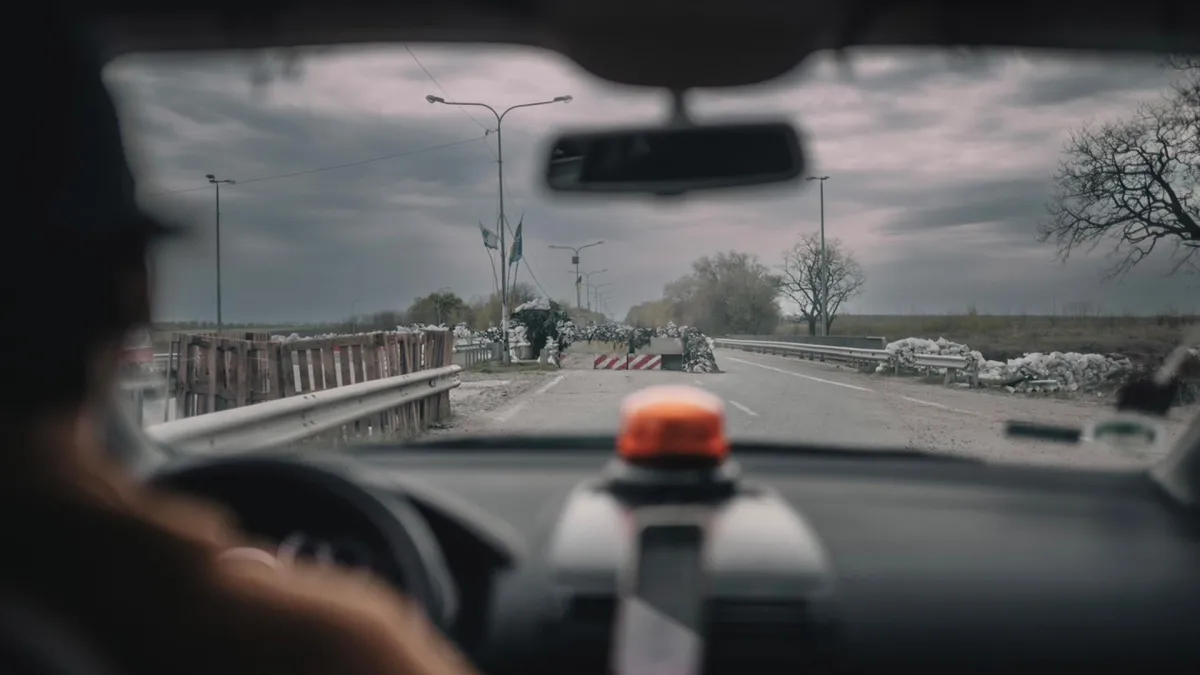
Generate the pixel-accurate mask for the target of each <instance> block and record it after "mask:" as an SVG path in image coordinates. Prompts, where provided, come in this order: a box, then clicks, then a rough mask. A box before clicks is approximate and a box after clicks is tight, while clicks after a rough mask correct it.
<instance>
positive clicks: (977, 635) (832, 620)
mask: <svg viewBox="0 0 1200 675" xmlns="http://www.w3.org/2000/svg"><path fill="white" fill-rule="evenodd" d="M589 445H590V446H591V447H581V446H589ZM602 446H603V443H597V442H595V441H593V442H591V443H590V444H575V445H574V446H573V447H572V446H566V445H564V446H563V447H560V448H549V447H545V448H539V449H533V450H530V449H524V450H503V449H492V448H489V449H476V450H471V449H462V448H454V447H452V446H442V447H439V446H436V445H430V446H428V447H420V446H417V447H411V446H410V447H406V448H404V449H391V450H389V449H387V448H379V449H371V450H366V451H358V452H355V453H352V454H349V455H341V456H338V457H337V458H336V460H329V459H326V460H324V461H326V462H328V464H327V466H329V467H333V466H337V467H340V468H339V469H338V471H348V472H350V474H352V475H353V480H354V481H356V482H358V483H359V484H361V485H362V486H363V487H365V488H366V489H367V490H369V491H370V492H371V493H372V494H376V495H380V499H381V500H382V501H385V502H402V503H404V504H406V505H408V506H410V507H411V509H412V511H411V512H406V515H405V516H404V519H405V523H406V526H408V525H411V519H412V516H413V514H414V513H415V514H419V519H420V520H421V521H422V524H421V525H419V526H418V529H427V533H428V535H429V537H430V542H426V543H432V544H433V545H435V546H436V548H437V553H436V554H434V555H432V556H430V555H426V556H425V557H424V558H423V563H422V564H423V565H428V566H431V567H435V568H440V569H439V570H438V571H436V572H435V573H432V574H430V575H429V577H430V580H428V581H427V583H429V584H431V585H432V586H438V587H440V586H445V587H446V588H438V589H437V590H435V591H434V592H433V596H432V597H435V598H437V600H436V601H437V602H442V601H443V600H445V601H447V602H448V603H449V604H448V605H447V607H449V609H448V610H447V611H446V613H445V614H444V616H445V617H446V623H445V624H444V627H445V628H446V630H447V632H448V633H449V634H450V635H451V636H452V638H453V639H454V640H455V641H456V642H457V643H458V644H459V645H460V646H461V647H462V649H463V650H464V651H465V652H466V653H467V654H468V655H469V656H470V657H471V658H472V660H473V661H474V662H475V663H476V664H477V665H478V666H479V668H480V669H481V670H482V671H483V672H486V673H490V674H491V675H500V674H503V673H522V674H523V675H528V674H530V673H561V672H573V673H597V674H599V673H608V672H611V667H610V661H611V659H612V655H613V646H614V626H619V624H620V622H619V621H616V619H617V617H618V615H619V614H620V613H621V612H622V611H624V610H622V601H621V600H620V598H622V597H625V596H624V595H622V584H623V581H622V578H623V576H622V575H623V572H622V569H624V567H623V563H622V560H624V559H626V558H627V557H628V555H629V552H630V550H631V549H635V550H636V551H640V552H641V555H642V564H643V565H646V566H647V567H649V566H651V563H652V562H653V561H652V559H651V558H652V556H650V555H649V553H648V550H649V549H648V548H647V546H648V545H647V544H646V543H645V542H640V541H639V542H638V543H636V544H635V541H637V540H636V539H635V537H634V536H633V532H634V530H633V529H630V528H629V527H627V526H626V524H627V523H628V522H629V518H628V515H629V514H628V512H626V511H623V510H622V508H621V506H620V505H621V504H630V503H632V502H631V501H630V499H629V498H628V495H625V496H619V495H618V496H617V497H619V498H615V497H614V494H613V491H612V490H610V489H609V484H607V483H605V482H604V481H603V480H601V476H603V475H604V472H605V470H606V465H609V463H610V461H611V458H612V453H611V451H605V450H604V449H603V448H602ZM608 447H610V448H611V447H612V446H611V445H608ZM306 456H309V455H306ZM734 457H735V459H736V461H737V463H738V465H739V468H740V474H739V475H737V476H736V477H735V478H734V479H731V480H732V482H733V483H735V488H734V489H733V491H732V492H731V493H729V494H726V495H725V496H724V497H721V498H719V499H715V500H708V502H707V503H708V506H709V507H711V508H709V509H708V510H707V511H706V513H708V514H709V515H710V516H711V518H712V519H711V520H709V521H706V522H707V523H708V525H707V527H708V530H707V531H708V532H709V535H707V537H708V541H707V543H706V544H705V545H704V559H705V560H706V561H707V562H705V563H703V564H702V566H707V572H706V573H705V574H704V575H702V578H701V577H697V575H694V574H687V573H686V571H687V570H686V568H687V564H685V562H684V561H685V559H684V558H679V557H676V558H669V559H668V558H663V559H662V561H660V563H658V564H659V567H660V569H659V571H658V572H657V576H653V577H652V576H650V575H649V573H647V574H646V575H645V578H639V581H638V583H634V584H633V586H631V587H630V588H633V590H634V594H635V595H641V596H646V597H652V598H654V602H655V603H657V606H659V607H667V609H666V610H664V611H665V612H666V613H667V614H669V615H672V616H676V617H679V616H684V615H686V614H687V612H688V610H687V609H686V608H683V609H678V608H676V609H672V608H671V607H673V606H674V605H678V604H679V601H681V600H686V598H685V597H683V596H687V597H690V598H693V599H703V602H701V603H700V604H699V608H700V612H699V613H698V614H697V613H695V612H693V613H692V615H694V616H699V617H702V621H700V623H699V624H698V625H696V626H694V627H693V628H694V631H693V632H694V633H695V634H696V635H698V636H700V637H701V638H702V643H701V644H702V653H703V671H704V672H705V673H726V672H730V673H738V672H749V670H752V669H759V670H764V669H765V670H767V671H769V672H781V673H782V672H789V673H790V672H799V671H801V670H805V671H809V672H863V673H866V672H881V671H882V670H883V669H885V668H886V669H894V668H896V667H897V666H917V667H929V666H946V667H953V668H957V669H964V670H966V671H969V672H977V671H980V670H986V671H990V672H1006V671H1010V672H1011V671H1016V670H1023V669H1028V668H1029V667H1032V666H1049V667H1053V668H1057V669H1058V670H1060V671H1062V670H1070V671H1074V670H1076V669H1079V670H1084V669H1087V670H1089V671H1094V670H1095V669H1097V668H1098V669H1100V670H1103V671H1105V672H1114V671H1116V672H1135V671H1136V672H1139V673H1140V672H1149V671H1151V670H1164V669H1165V670H1166V671H1168V672H1185V671H1186V672H1200V514H1198V513H1196V512H1195V511H1189V510H1186V509H1183V508H1181V507H1179V506H1177V505H1176V503H1174V502H1172V501H1171V500H1170V499H1168V498H1167V497H1166V495H1165V494H1164V493H1163V492H1162V491H1161V490H1160V489H1159V488H1158V486H1157V484H1156V483H1154V482H1153V481H1152V480H1151V479H1150V478H1149V477H1148V476H1146V475H1145V474H1143V473H1138V472H1099V471H1076V470H1068V469H1052V468H1041V467H1025V466H997V465H989V464H984V463H979V462H974V461H968V460H957V459H945V458H933V457H931V456H923V455H919V454H916V453H911V454H905V453H858V452H832V451H816V450H810V451H806V450H805V449H804V448H799V447H798V448H791V449H790V452H786V453H783V452H778V451H770V452H766V451H756V450H755V449H752V448H740V449H739V448H737V447H735V448H734ZM277 461H282V460H277ZM296 461H297V462H304V461H306V460H303V459H297V460H296ZM350 474H347V475H350ZM180 475H184V474H180ZM187 475H189V476H191V475H192V474H190V473H188V474H187ZM229 475H233V474H229ZM210 478H211V476H210ZM188 480H189V481H190V482H189V483H188V484H187V485H183V484H180V487H183V488H184V489H189V490H191V491H195V492H199V493H203V494H207V495H209V496H211V497H213V498H214V499H217V500H219V501H224V502H226V503H228V504H229V505H230V506H231V507H232V508H233V509H234V510H235V511H237V512H238V513H239V514H240V515H241V516H242V518H243V519H244V524H245V525H246V527H247V528H248V529H250V530H251V531H253V532H255V533H258V534H261V535H263V536H269V537H272V538H273V539H274V540H275V541H280V540H282V539H283V538H286V537H287V536H288V535H289V534H292V533H295V532H303V533H305V536H306V537H308V538H310V540H311V541H310V543H309V545H310V546H314V547H315V548H316V549H320V548H321V547H322V546H333V547H334V555H338V551H340V552H341V555H343V556H344V557H345V558H346V559H347V560H352V561H357V562H358V563H360V564H365V565H367V566H370V567H371V568H372V569H375V570H377V571H379V572H380V573H381V574H384V575H385V576H387V577H388V578H391V579H393V580H395V582H396V583H397V585H399V586H401V587H402V588H404V587H405V585H406V584H408V583H411V581H412V579H411V578H408V577H406V575H405V573H404V571H403V570H397V569H395V567H393V566H390V563H389V562H387V559H388V557H389V556H388V552H389V550H390V549H389V546H394V544H390V543H389V542H388V541H387V540H386V539H387V537H386V536H381V535H380V534H379V533H378V531H376V530H375V529H374V528H373V527H372V525H371V523H370V522H368V521H367V520H364V519H363V517H362V516H361V514H357V513H355V512H354V508H352V507H351V506H350V505H349V504H348V503H347V502H346V500H344V499H342V500H339V499H338V498H329V497H322V496H320V495H319V494H318V493H314V492H310V491H306V490H301V489H297V490H294V491H290V492H289V489H290V488H287V487H286V486H274V487H273V486H270V485H268V484H267V482H266V481H267V480H268V479H267V478H266V474H265V473H264V474H262V475H259V476H257V477H251V478H245V477H243V478H241V479H239V480H241V482H240V483H239V482H238V481H233V482H232V483H231V482H228V481H226V480H225V479H224V478H222V479H221V480H220V481H218V480H216V479H212V480H210V481H209V482H207V483H205V482H204V481H203V480H199V481H198V480H195V479H193V478H189V479H188ZM634 501H636V500H634ZM668 501H671V500H670V499H668ZM659 502H660V503H659V504H658V505H659V506H662V504H661V500H659ZM639 503H640V502H639ZM643 506H644V504H643ZM339 542H340V543H339ZM339 546H340V547H341V548H340V549H339V548H337V547H339ZM352 564H354V563H352ZM404 590H409V589H407V588H404ZM677 596H678V597H677ZM673 603H674V605H673ZM683 604H684V605H686V604H687V603H686V602H684V603H683ZM620 615H621V616H624V617H625V618H626V619H628V615H625V614H620ZM681 621H682V620H681ZM683 623H686V621H683ZM659 639H661V640H665V638H659Z"/></svg>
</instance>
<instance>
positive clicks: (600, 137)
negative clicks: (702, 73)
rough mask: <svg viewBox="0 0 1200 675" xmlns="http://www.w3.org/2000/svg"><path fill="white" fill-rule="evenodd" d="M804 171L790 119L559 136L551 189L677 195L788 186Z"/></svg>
mask: <svg viewBox="0 0 1200 675" xmlns="http://www.w3.org/2000/svg"><path fill="white" fill-rule="evenodd" d="M804 168H805V167H804V155H803V152H802V151H801V149H800V137H799V135H798V134H797V133H796V130H795V128H794V127H793V126H792V125H791V124H790V123H787V122H770V123H755V124H723V125H708V126H688V127H654V128H645V129H625V130H611V131H601V132H588V133H575V134H565V135H563V136H560V137H559V138H558V139H557V140H556V141H555V142H554V143H553V144H552V145H551V146H550V157H549V158H548V160H547V162H546V185H547V186H548V187H549V188H550V189H551V190H554V191H556V192H627V193H651V194H659V195H664V194H667V195H674V194H683V193H685V192H691V191H694V190H711V189H714V188H726V187H744V186H750V185H765V184H768V183H782V182H785V181H790V180H795V179H797V178H799V177H800V176H802V175H804Z"/></svg>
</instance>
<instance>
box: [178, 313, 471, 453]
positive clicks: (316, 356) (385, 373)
mask: <svg viewBox="0 0 1200 675" xmlns="http://www.w3.org/2000/svg"><path fill="white" fill-rule="evenodd" d="M453 356H454V338H453V334H452V333H451V332H450V331H447V330H431V331H425V332H421V333H383V332H381V333H364V334H361V335H342V336H338V337H334V338H311V339H300V340H290V341H286V340H271V339H270V335H268V334H259V333H253V334H252V333H247V334H244V335H243V336H242V339H239V338H235V337H229V336H220V337H217V336H216V335H213V334H199V333H180V334H177V335H176V336H175V339H174V340H173V341H172V343H171V357H170V361H169V363H170V367H169V370H168V387H169V391H170V392H171V396H172V397H173V398H174V400H175V418H176V419H180V418H184V417H193V416H195V415H203V414H205V413H209V412H216V411H220V410H228V409H230V408H238V407H241V406H246V405H253V404H255V403H261V402H263V401H271V400H275V399H279V398H284V397H288V396H296V395H302V394H307V393H311V392H314V391H321V390H324V389H331V388H333V387H339V386H344V385H348V384H356V383H358V382H366V381H370V380H377V379H380V378H385V377H393V376H396V375H406V374H408V373H412V372H416V371H418V370H428V369H432V368H440V367H442V366H447V365H451V364H452V363H453ZM449 414H450V393H449V392H443V393H441V394H439V395H437V396H433V397H429V398H426V399H424V400H421V401H415V402H413V403H410V404H406V405H403V406H400V407H399V408H396V409H394V410H388V411H386V412H383V413H380V414H377V415H372V416H371V417H370V418H368V419H363V420H358V421H356V422H354V423H353V424H348V425H345V427H344V428H343V429H340V430H338V431H337V432H335V433H329V434H324V435H322V437H321V438H322V439H323V440H335V441H338V440H349V439H350V438H355V437H363V436H372V437H375V436H382V437H386V438H396V437H404V436H409V435H412V434H415V433H419V432H420V431H423V430H424V429H425V428H427V427H428V426H429V425H430V424H432V423H436V422H439V421H442V420H444V419H445V418H446V417H448V416H449Z"/></svg>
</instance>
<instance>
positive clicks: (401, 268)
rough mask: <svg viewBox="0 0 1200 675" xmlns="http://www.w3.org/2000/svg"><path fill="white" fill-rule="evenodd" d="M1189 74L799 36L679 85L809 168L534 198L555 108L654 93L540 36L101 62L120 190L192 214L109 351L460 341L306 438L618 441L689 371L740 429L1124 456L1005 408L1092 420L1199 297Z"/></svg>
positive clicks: (288, 356) (599, 113)
mask: <svg viewBox="0 0 1200 675" xmlns="http://www.w3.org/2000/svg"><path fill="white" fill-rule="evenodd" d="M1197 73H1198V69H1197V65H1196V63H1194V62H1187V61H1183V60H1179V61H1171V62H1165V61H1164V60H1161V59H1131V58H1124V59H1119V60H1118V59H1113V58H1100V57H1096V56H1090V57H1080V56H1075V57H1072V58H1064V57H1060V56H1047V55H1042V54H1019V53H1010V52H1004V53H999V52H997V53H983V54H978V55H971V56H962V55H958V54H950V53H947V52H931V51H930V52H921V51H886V52H885V51H878V50H873V51H857V52H853V53H851V54H850V55H849V58H847V59H844V60H843V61H839V60H837V59H835V58H833V57H832V56H830V57H815V58H813V59H811V60H810V61H809V62H807V63H806V64H805V65H804V66H803V67H802V68H800V69H799V70H798V71H797V72H796V73H794V74H793V76H791V77H789V78H786V79H785V80H783V81H780V82H776V83H772V84H771V85H769V86H763V87H757V88H750V89H745V90H736V91H721V92H697V93H696V95H695V96H694V97H693V100H692V104H693V106H694V108H693V110H694V113H695V115H696V116H697V118H699V119H701V120H706V119H711V120H720V119H726V118H731V117H742V118H744V117H747V116H749V117H756V116H757V117H764V116H776V117H782V118H785V119H789V120H791V121H792V122H794V123H795V124H796V125H797V126H798V128H799V129H801V130H802V132H803V134H804V137H805V139H806V144H807V147H806V150H807V153H808V155H809V162H810V166H809V170H810V172H811V175H810V176H809V177H808V179H807V180H803V181H800V182H797V183H790V184H786V185H784V186H783V187H777V188H770V189H767V188H762V189H753V190H746V191H728V192H712V193H706V194H697V195H689V196H688V197H686V198H675V199H648V198H617V197H590V198H564V197H559V198H555V197H553V196H551V195H550V194H548V193H547V192H546V190H545V189H544V188H543V185H544V180H545V175H546V163H547V158H548V155H549V149H548V147H547V145H548V144H549V142H550V140H551V136H552V134H553V132H554V131H556V130H559V129H569V128H586V127H607V126H612V125H621V124H629V125H637V124H656V123H661V122H662V121H664V120H665V119H666V116H667V111H668V99H667V97H666V96H665V95H664V94H662V93H659V92H653V91H647V90H637V89H632V88H624V87H618V86H615V85H611V84H608V83H605V82H603V81H600V80H598V79H596V78H594V77H592V76H590V75H588V74H586V73H585V72H583V71H581V70H580V69H579V68H578V67H576V66H574V65H573V64H572V63H571V62H569V61H568V60H567V59H565V58H563V57H561V56H558V55H557V54H553V53H549V52H544V51H539V50H532V49H515V48H480V47H470V48H468V47H446V46H432V45H409V46H387V47H376V48H370V49H345V50H319V51H312V52H302V53H300V54H298V55H294V54H292V55H288V54H278V53H267V54H256V55H254V56H253V57H247V56H246V55H244V54H243V55H238V56H231V55H218V56H207V57H203V58H200V57H181V56H153V57H148V56H143V57H127V58H123V59H121V60H118V61H116V62H114V63H113V64H111V65H110V67H109V68H108V71H107V77H108V80H109V82H110V85H111V86H112V87H113V89H114V92H115V93H116V95H117V96H118V99H119V103H120V105H121V110H122V115H123V117H124V120H125V124H126V134H127V137H128V141H129V143H130V144H131V146H132V149H133V150H134V151H135V153H134V154H135V156H136V158H137V159H136V161H137V162H138V166H137V168H138V171H139V175H140V181H141V190H142V197H143V199H144V201H145V203H146V205H147V206H148V207H151V208H154V209H161V210H167V211H171V212H173V213H175V214H176V215H177V216H179V215H181V216H182V217H183V218H184V219H186V220H187V221H188V222H189V223H190V224H192V226H193V236H192V237H191V238H190V239H189V240H187V241H184V242H181V243H175V244H171V245H170V246H169V247H167V248H163V249H162V250H160V251H159V252H158V253H157V258H156V261H155V272H156V280H157V284H158V290H157V293H158V295H157V307H156V323H155V324H154V326H153V327H152V330H151V331H150V334H149V336H143V337H142V338H141V339H140V340H136V341H131V353H133V354H135V355H136V356H131V360H133V361H136V366H137V368H139V369H140V370H141V371H146V370H149V371H152V372H154V373H158V374H159V376H160V380H159V381H160V384H159V385H156V386H155V387H153V388H152V389H151V390H149V393H147V394H146V397H145V400H144V402H143V403H140V404H139V406H140V407H139V412H140V414H141V415H142V417H143V422H144V424H146V425H156V424H162V423H164V422H167V421H170V420H178V419H182V418H185V417H193V416H198V415H203V414H207V413H209V412H212V411H217V410H225V409H229V408H234V407H241V406H248V405H254V404H257V403H259V402H264V401H272V400H276V399H280V398H288V397H293V396H299V395H303V394H305V393H307V392H312V391H320V390H327V389H335V388H337V387H342V386H349V385H353V384H354V383H358V382H363V381H366V380H376V379H383V378H388V377H394V376H399V375H403V374H406V373H412V372H416V371H422V370H429V371H436V370H438V369H443V370H444V368H445V367H446V366H448V365H451V364H457V365H459V366H461V367H462V370H461V372H459V373H457V374H456V375H454V376H453V377H451V378H449V379H448V380H447V381H448V382H449V381H453V382H455V383H457V386H452V385H447V386H448V387H452V388H448V389H447V390H446V391H441V390H439V393H437V394H434V395H430V396H427V397H426V398H423V399H421V400H419V401H416V402H408V403H404V404H402V405H399V406H397V407H395V408H392V409H389V410H387V411H384V412H382V413H379V414H373V415H370V416H368V417H366V418H364V419H361V420H358V421H356V422H353V423H351V424H347V425H345V426H341V427H338V428H337V429H333V430H327V431H326V432H324V433H323V434H321V435H320V436H318V437H317V438H314V439H307V440H305V441H301V442H312V443H321V442H329V441H331V440H334V441H337V442H342V441H348V442H352V443H380V442H387V443H392V442H395V441H397V440H404V439H410V438H415V437H418V436H431V435H432V436H437V435H443V434H473V435H487V436H497V435H507V434H563V433H570V434H576V433H597V432H598V433H607V434H611V433H614V432H615V431H616V429H617V426H618V421H619V410H620V403H621V401H622V400H623V399H624V398H625V397H626V396H627V395H628V394H630V393H632V392H634V391H637V390H639V389H641V388H644V387H647V386H651V385H656V384H684V385H688V386H694V387H698V388H702V389H705V390H707V391H709V392H710V393H712V394H714V395H715V396H717V397H719V398H720V399H721V400H722V401H723V402H724V404H725V407H726V416H727V425H728V432H729V434H730V436H731V437H732V438H733V439H734V440H739V439H740V440H748V439H766V440H772V441H783V442H796V443H800V442H803V443H818V444H834V445H842V446H850V447H887V448H916V449H922V450H932V451H935V452H943V453H951V454H959V455H967V456H978V457H983V458H987V459H991V460H998V461H1011V462H1051V463H1068V464H1072V465H1093V464H1094V465H1109V464H1112V463H1114V462H1116V463H1121V462H1125V461H1127V460H1128V459H1129V458H1122V457H1118V456H1115V455H1113V454H1111V453H1105V452H1102V451H1099V450H1093V449H1088V448H1081V447H1073V446H1065V445H1055V444H1051V443H1047V442H1042V441H1030V440H1017V439H1011V438H1006V437H1005V436H1004V433H1003V424H1004V422H1005V421H1007V420H1014V419H1015V420H1026V421H1037V422H1045V423H1051V424H1058V425H1069V426H1070V425H1079V424H1082V423H1084V422H1086V421H1089V420H1095V419H1097V418H1100V417H1102V416H1104V415H1106V414H1108V413H1109V412H1110V409H1111V406H1112V396H1113V392H1114V391H1115V389H1116V388H1117V387H1118V386H1119V385H1120V383H1122V382H1123V381H1125V380H1126V379H1128V378H1129V377H1130V376H1132V375H1134V374H1137V373H1143V372H1146V371H1147V370H1148V369H1151V368H1153V367H1156V366H1157V365H1158V364H1159V363H1161V361H1162V359H1163V358H1164V356H1166V354H1167V353H1168V352H1169V351H1170V350H1171V349H1172V348H1173V347H1174V346H1175V345H1176V344H1177V343H1178V342H1179V341H1180V340H1181V339H1182V337H1183V334H1184V331H1185V330H1186V329H1187V327H1188V326H1189V325H1193V324H1195V323H1196V321H1197V314H1200V284H1198V279H1200V277H1198V276H1197V272H1198V271H1200V254H1197V250H1200V248H1198V247H1200V226H1198V225H1197V223H1198V220H1200V215H1198V211H1197V206H1196V204H1197V200H1200V193H1198V189H1197V182H1198V177H1200V165H1198V158H1200V149H1198V146H1197V142H1198V140H1197V139H1198V136H1200V134H1198V132H1197V111H1198V110H1200V104H1198V102H1197V88H1196V87H1197V84H1196V83H1197ZM460 104H478V105H460ZM526 104H536V105H526ZM513 106H518V107H516V108H515V109H511V110H510V108H512V107H513ZM506 111H507V112H506ZM501 114H502V122H500V121H499V120H498V118H499V117H500V116H501ZM501 159H502V162H501ZM560 163H561V162H560ZM501 167H502V170H501ZM502 289H503V291H504V292H505V293H507V299H508V302H507V303H505V302H502V292H501V291H502ZM506 311H507V313H508V314H509V315H510V316H511V321H510V323H509V324H508V325H509V329H510V330H509V331H508V334H507V336H506V335H505V332H504V331H503V330H501V326H502V315H503V314H504V313H505V312H506ZM439 327H441V328H439ZM217 331H219V335H220V337H221V340H214V337H213V336H214V334H216V333H217ZM506 338H507V342H508V351H507V354H506V353H505V349H504V344H505V341H506ZM147 340H148V341H149V343H151V344H152V345H153V354H154V355H155V356H154V358H153V359H151V358H150V357H148V355H147V354H148V351H147V349H146V342H147ZM214 350H219V354H220V355H221V356H220V358H217V357H216V356H213V354H216V353H218V352H214ZM506 357H507V358H506ZM1185 371H1186V372H1187V373H1188V376H1189V377H1192V378H1195V377H1196V372H1197V368H1196V365H1195V359H1193V362H1192V363H1191V364H1190V365H1189V366H1188V367H1187V368H1185ZM439 372H441V371H439ZM1197 391H1198V389H1197V385H1196V380H1195V379H1193V380H1191V381H1190V383H1189V384H1187V385H1186V386H1185V387H1184V389H1183V391H1182V393H1181V394H1180V404H1181V405H1180V406H1179V407H1177V408H1176V409H1175V410H1174V411H1173V412H1172V414H1171V419H1170V420H1169V421H1168V432H1169V433H1170V434H1172V435H1177V434H1178V433H1180V432H1181V431H1182V429H1183V426H1184V424H1185V422H1186V421H1187V420H1190V419H1191V418H1192V417H1194V416H1195V415H1196V411H1197V404H1196V402H1195V401H1196V400H1197ZM422 396H424V394H423V395H422ZM1151 459H1153V458H1152V457H1139V458H1137V459H1136V461H1141V462H1144V461H1150V460H1151Z"/></svg>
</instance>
